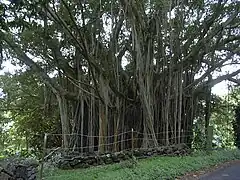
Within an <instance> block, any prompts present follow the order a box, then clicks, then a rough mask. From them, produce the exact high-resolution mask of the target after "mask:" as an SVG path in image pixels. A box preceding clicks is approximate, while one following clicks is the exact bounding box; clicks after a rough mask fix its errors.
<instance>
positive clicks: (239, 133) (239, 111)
mask: <svg viewBox="0 0 240 180" xmlns="http://www.w3.org/2000/svg"><path fill="white" fill-rule="evenodd" d="M233 129H234V144H235V145H236V146H237V147H238V149H240V104H239V105H238V106H237V107H236V109H235V120H234V121H233Z"/></svg>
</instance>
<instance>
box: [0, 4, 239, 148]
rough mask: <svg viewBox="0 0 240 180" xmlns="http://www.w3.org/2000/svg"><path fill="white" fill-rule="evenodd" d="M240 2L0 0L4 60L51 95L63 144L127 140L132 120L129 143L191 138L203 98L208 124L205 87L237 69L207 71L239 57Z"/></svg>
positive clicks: (89, 144) (207, 90)
mask: <svg viewBox="0 0 240 180" xmlns="http://www.w3.org/2000/svg"><path fill="white" fill-rule="evenodd" d="M239 6H240V4H239V2H237V1H233V0H232V1H231V0H218V1H217V0H216V1H213V0H199V1H192V0H175V1H174V0H172V1H170V0H148V1H145V0H115V1H112V0H88V1H75V0H72V1H69V0H59V1H56V0H51V1H50V0H44V1H23V0H19V1H17V2H16V3H11V4H1V11H0V13H1V18H0V23H1V26H0V38H1V50H2V60H6V59H7V58H8V59H9V58H11V59H12V60H15V61H17V62H18V63H20V64H25V65H26V66H27V68H31V69H32V70H34V72H35V73H36V75H38V76H39V77H40V78H41V79H42V81H43V82H44V83H45V86H46V93H45V99H46V100H47V99H48V98H49V96H50V95H54V96H55V98H56V100H57V102H58V105H59V114H60V119H61V127H62V132H61V133H62V134H63V146H64V147H65V148H77V147H87V148H86V149H84V150H85V151H96V150H99V151H105V150H110V151H119V150H122V149H126V148H129V147H131V142H129V141H127V140H128V139H131V131H132V129H133V131H134V139H135V142H134V146H135V147H143V148H148V147H157V146H161V145H172V144H178V143H186V144H188V145H191V142H192V138H193V121H194V119H195V118H196V117H197V116H198V105H199V101H200V100H204V102H205V103H204V104H205V106H206V107H205V127H206V128H207V127H208V125H209V116H210V103H211V102H210V101H211V99H210V97H211V88H212V87H213V86H214V85H215V84H217V83H219V82H221V81H223V80H232V81H233V80H235V79H234V78H235V76H236V75H237V74H238V73H239V72H240V70H237V71H235V72H232V73H227V74H224V73H223V74H222V75H221V76H218V77H215V76H213V75H214V72H216V71H218V70H221V68H222V67H224V66H227V65H229V64H237V63H239V50H240V49H239V40H240V36H239V32H238V30H239V22H240V20H239V18H240V16H239ZM126 132H130V133H126ZM106 136H110V137H108V138H106ZM117 142H121V143H117ZM102 144H111V145H110V146H102Z"/></svg>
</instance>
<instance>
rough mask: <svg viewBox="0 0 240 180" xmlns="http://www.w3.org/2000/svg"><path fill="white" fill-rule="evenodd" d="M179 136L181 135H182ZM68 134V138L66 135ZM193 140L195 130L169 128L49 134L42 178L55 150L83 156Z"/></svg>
mask: <svg viewBox="0 0 240 180" xmlns="http://www.w3.org/2000/svg"><path fill="white" fill-rule="evenodd" d="M212 131H213V129H212V127H210V128H209V131H208V134H207V135H208V136H212ZM179 135H180V136H179ZM64 136H65V137H64ZM66 137H67V139H68V140H69V146H68V147H65V146H63V145H61V146H57V147H56V146H51V142H52V141H55V140H56V139H57V140H58V141H59V140H60V141H63V139H65V138H66ZM193 139H194V132H193V131H169V132H167V133H166V132H157V133H155V134H148V133H143V132H138V131H135V130H133V129H132V130H131V131H126V132H122V133H119V134H113V135H108V136H96V135H87V134H77V133H72V134H53V133H46V134H45V136H44V143H43V154H42V160H41V165H40V179H41V178H42V174H43V164H44V161H45V160H47V159H48V157H49V156H51V155H52V154H53V153H54V152H56V151H66V152H78V153H80V154H82V155H83V156H84V154H85V153H93V154H101V153H102V154H104V153H108V152H110V153H114V152H120V151H130V152H132V155H133V152H134V151H135V150H148V149H151V148H161V147H170V146H176V145H178V144H184V145H186V146H189V145H192V143H193ZM207 139H208V141H207V146H208V147H209V148H210V147H211V142H212V137H209V138H207ZM61 144H64V143H61Z"/></svg>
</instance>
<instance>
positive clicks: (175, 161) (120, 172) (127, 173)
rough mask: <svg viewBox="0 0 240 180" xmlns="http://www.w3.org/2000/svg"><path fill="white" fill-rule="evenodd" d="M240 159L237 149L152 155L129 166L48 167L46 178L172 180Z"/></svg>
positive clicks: (70, 179) (75, 179) (69, 179)
mask: <svg viewBox="0 0 240 180" xmlns="http://www.w3.org/2000/svg"><path fill="white" fill-rule="evenodd" d="M235 159H240V151H239V150H221V151H213V152H211V153H206V152H198V153H194V154H192V155H189V156H184V157H153V158H149V159H144V160H139V161H138V162H137V165H136V166H135V167H133V168H129V167H128V166H127V164H124V163H120V164H113V165H106V166H99V167H92V168H88V169H75V170H59V169H57V170H48V172H46V174H45V178H44V179H46V180H81V179H82V180H135V179H136V180H140V179H141V180H154V179H174V178H175V177H177V176H181V175H184V174H186V173H188V172H192V171H197V170H200V169H203V168H208V167H211V166H214V165H216V164H219V163H222V162H226V161H230V160H235Z"/></svg>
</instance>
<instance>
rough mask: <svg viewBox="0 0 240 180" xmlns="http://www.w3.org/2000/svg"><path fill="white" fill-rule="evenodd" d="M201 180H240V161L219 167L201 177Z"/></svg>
mask: <svg viewBox="0 0 240 180" xmlns="http://www.w3.org/2000/svg"><path fill="white" fill-rule="evenodd" d="M199 179H200V180H240V163H239V162H238V163H234V164H231V165H229V166H226V167H223V168H219V169H217V170H215V171H213V172H211V173H209V174H206V175H203V176H201V177H199Z"/></svg>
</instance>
